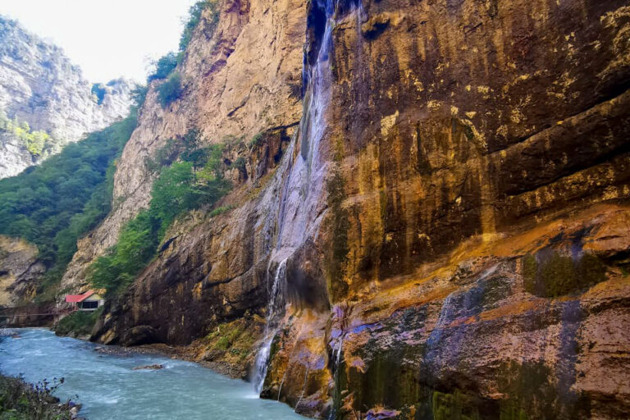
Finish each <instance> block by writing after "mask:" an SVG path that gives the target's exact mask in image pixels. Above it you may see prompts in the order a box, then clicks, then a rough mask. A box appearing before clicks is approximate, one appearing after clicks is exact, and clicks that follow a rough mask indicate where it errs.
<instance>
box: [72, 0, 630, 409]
mask: <svg viewBox="0 0 630 420" xmlns="http://www.w3.org/2000/svg"><path fill="white" fill-rule="evenodd" d="M305 3H306V2H301V1H288V0H287V1H280V2H277V1H276V2H274V1H266V0H251V1H237V0H226V1H223V2H221V3H220V5H221V7H220V16H219V20H218V21H219V24H218V27H217V29H216V30H215V31H213V32H212V33H211V34H210V33H205V32H204V28H205V25H204V24H203V22H202V24H201V25H200V26H199V27H198V29H197V30H196V32H195V36H194V38H193V41H192V43H191V45H190V48H189V49H188V51H187V54H186V57H185V59H184V61H183V63H182V64H181V65H180V69H179V70H180V72H181V74H182V75H183V76H184V80H185V93H186V94H185V96H184V98H182V99H181V100H179V101H177V102H175V103H174V104H173V105H171V106H170V107H168V108H167V109H162V108H161V107H160V106H159V104H157V101H156V94H155V92H154V91H153V90H152V91H151V92H150V93H149V96H148V100H147V103H146V104H145V106H144V108H143V109H142V112H141V116H140V126H139V128H138V129H137V131H136V132H135V133H134V135H133V137H132V139H131V141H130V142H129V143H128V145H127V147H126V149H125V152H124V154H123V157H122V159H121V161H120V163H119V166H118V170H117V173H116V186H115V196H116V200H117V201H116V202H115V204H116V207H115V209H114V211H113V212H112V214H110V216H109V218H108V219H107V220H106V221H105V222H104V223H103V224H102V225H101V226H100V227H99V228H98V229H97V230H96V231H95V232H93V234H92V235H91V236H89V237H87V238H85V239H84V240H83V241H82V242H81V243H80V246H79V252H78V253H77V254H76V255H75V258H74V261H73V264H72V266H71V267H70V269H69V270H68V272H67V273H66V276H65V278H64V282H65V284H66V285H68V286H71V287H76V288H79V287H81V286H83V285H84V284H85V270H86V267H87V266H88V264H89V262H90V261H92V260H93V259H94V257H95V256H98V255H100V254H102V253H103V252H104V250H105V249H106V248H107V247H109V246H111V245H113V244H114V243H115V241H116V237H117V234H118V232H119V230H120V227H121V225H122V224H123V223H124V222H125V221H126V220H129V219H130V218H131V217H132V216H133V215H135V214H137V212H138V211H139V209H141V208H143V207H146V206H147V205H148V202H149V200H150V197H149V195H150V187H151V181H152V175H151V173H150V172H149V171H148V170H147V168H146V167H145V165H144V164H143V162H144V158H145V157H146V156H151V155H152V154H155V153H156V151H157V149H158V148H159V147H161V145H163V144H164V142H165V141H166V139H168V138H172V137H177V136H178V135H182V134H183V133H185V132H186V131H187V130H188V129H190V128H193V127H198V128H200V129H202V130H203V132H204V134H205V136H206V138H207V139H208V141H220V140H222V139H223V138H224V137H225V136H233V137H235V138H237V139H238V138H239V137H242V136H244V137H245V138H249V137H251V136H252V135H253V134H255V133H257V132H259V131H262V132H264V135H263V136H262V139H263V140H262V141H261V142H256V143H255V144H252V145H251V146H246V145H243V144H242V143H240V142H239V141H234V142H233V144H231V147H230V148H228V152H226V153H227V155H226V156H225V159H227V160H230V161H231V160H233V159H235V158H236V157H237V156H241V157H245V158H246V165H245V171H244V172H245V173H244V174H243V173H241V172H237V171H236V170H234V171H233V173H232V175H233V176H232V178H233V179H234V181H235V183H236V184H237V188H235V190H234V191H233V192H232V193H231V194H230V195H229V196H228V197H226V198H225V199H224V202H223V203H222V205H225V206H228V205H231V206H233V208H232V210H230V211H228V212H227V213H223V214H221V215H218V216H216V215H215V216H214V217H213V216H212V215H210V214H208V215H206V214H200V213H194V214H191V215H189V216H188V217H187V218H186V219H184V220H180V221H179V222H178V223H177V224H176V225H175V226H173V227H172V228H171V229H170V231H169V235H168V236H167V239H166V240H165V241H164V243H163V246H162V247H161V250H160V254H159V256H158V257H157V258H156V259H155V260H154V261H153V262H152V263H151V264H150V265H149V266H148V267H147V268H146V270H144V272H143V273H142V274H141V275H140V276H139V278H138V279H137V280H136V281H135V283H134V284H133V285H132V286H131V288H130V290H129V291H128V292H127V294H126V296H124V297H123V298H122V299H120V300H119V301H115V302H114V301H112V302H109V303H108V307H107V311H106V314H105V315H104V318H103V319H102V320H101V323H100V325H99V327H98V331H97V333H96V334H95V337H94V338H95V339H98V340H100V341H103V342H108V343H116V342H118V343H122V344H126V345H133V344H140V343H147V342H161V343H168V344H182V345H188V344H190V347H189V349H190V351H191V352H194V355H195V357H197V358H199V359H205V360H209V361H212V362H214V363H222V364H224V365H225V364H228V365H230V366H237V367H240V368H237V369H236V370H237V371H238V372H236V373H238V374H244V370H245V369H244V368H243V366H244V365H245V364H246V363H248V362H249V363H251V364H253V363H254V359H255V355H256V353H257V352H258V349H259V348H261V349H263V350H265V351H264V352H261V353H260V354H263V355H265V356H267V357H264V358H262V362H264V363H262V364H263V365H267V364H268V365H269V369H263V370H260V371H259V372H261V379H262V381H261V382H262V384H261V385H262V395H263V396H266V397H270V398H277V399H279V400H281V401H285V402H287V403H289V404H291V405H293V406H294V407H296V410H297V411H298V412H301V413H304V414H307V415H311V416H321V417H329V416H331V417H335V418H356V419H358V418H391V417H397V418H419V419H425V418H436V419H443V418H466V417H468V418H492V419H494V418H497V419H512V418H547V419H551V418H562V419H569V418H623V417H627V416H628V413H630V387H629V385H628V383H627V380H626V378H627V377H629V376H630V360H629V359H628V354H629V349H630V335H629V334H628V332H627V331H626V329H625V328H624V325H626V324H627V323H628V321H629V319H628V317H629V316H630V277H629V276H628V269H629V266H628V264H629V260H628V254H629V253H628V250H629V249H630V230H629V229H628V223H629V221H630V202H629V200H628V199H629V198H630V150H629V149H628V138H629V137H628V136H629V135H630V124H629V121H630V118H629V117H630V92H628V88H629V86H628V80H630V54H629V51H630V50H629V47H630V44H629V43H628V40H629V37H628V33H629V31H630V9H629V8H628V6H627V4H626V3H627V2H625V1H622V0H606V1H601V0H599V1H595V0H564V1H556V0H537V1H524V0H487V1H481V0H457V1H455V0H432V1H421V2H417V1H407V0H391V1H387V2H383V1H371V0H364V1H362V2H361V1H358V0H344V1H332V0H314V1H311V2H308V3H307V4H305ZM300 83H303V84H302V85H301V86H300ZM265 323H266V324H267V327H265V326H264V325H265ZM222 331H223V332H222ZM226 331H228V332H229V333H226ZM191 343H192V344H191ZM219 343H221V344H220V345H219ZM226 343H227V344H226ZM232 350H233V351H232ZM260 361H261V358H260V357H259V362H260ZM259 364H260V363H259Z"/></svg>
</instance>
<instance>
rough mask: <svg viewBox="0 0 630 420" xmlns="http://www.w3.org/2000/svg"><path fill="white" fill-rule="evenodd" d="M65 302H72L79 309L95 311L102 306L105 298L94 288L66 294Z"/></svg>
mask: <svg viewBox="0 0 630 420" xmlns="http://www.w3.org/2000/svg"><path fill="white" fill-rule="evenodd" d="M66 302H68V303H74V304H75V306H76V308H77V309H78V310H80V311H95V310H97V309H98V308H99V307H101V306H103V304H104V303H105V300H104V299H103V298H102V297H101V296H100V295H98V294H97V293H96V292H95V291H94V290H88V291H87V292H85V293H83V294H82V295H66Z"/></svg>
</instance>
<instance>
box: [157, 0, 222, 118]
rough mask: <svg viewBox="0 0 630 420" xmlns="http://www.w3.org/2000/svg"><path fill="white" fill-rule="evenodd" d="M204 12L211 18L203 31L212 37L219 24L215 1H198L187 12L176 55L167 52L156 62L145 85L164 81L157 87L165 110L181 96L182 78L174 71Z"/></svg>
mask: <svg viewBox="0 0 630 420" xmlns="http://www.w3.org/2000/svg"><path fill="white" fill-rule="evenodd" d="M205 10H210V11H211V18H210V19H208V20H207V21H206V22H205V26H204V31H205V32H206V35H207V36H212V33H214V29H215V28H216V26H217V23H218V22H219V13H218V2H217V0H205V1H198V2H196V3H195V4H193V5H192V6H191V7H190V9H189V10H188V16H187V18H186V20H185V23H184V31H183V32H182V35H181V38H180V41H179V51H178V52H177V53H174V52H169V53H168V54H166V55H164V56H163V57H161V58H160V59H159V60H157V61H156V62H155V68H154V70H153V72H152V73H151V74H150V75H149V76H148V78H147V83H150V82H152V81H154V80H164V82H162V84H160V85H159V86H158V87H157V91H158V98H159V101H160V104H161V105H162V108H166V107H167V106H168V105H170V104H171V103H173V102H174V101H176V100H177V99H179V98H180V97H181V95H182V92H183V88H182V78H181V75H180V74H179V73H177V72H176V71H175V70H176V68H177V65H178V64H179V63H181V61H182V60H183V58H184V54H185V51H186V48H187V47H188V44H190V41H191V39H192V36H193V32H194V31H195V28H197V26H199V24H200V22H201V15H202V13H203V12H204V11H205Z"/></svg>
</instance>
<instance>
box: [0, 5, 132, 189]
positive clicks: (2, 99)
mask: <svg viewBox="0 0 630 420" xmlns="http://www.w3.org/2000/svg"><path fill="white" fill-rule="evenodd" d="M133 88H134V84H133V83H131V82H128V81H126V80H123V79H120V80H112V81H110V82H109V83H107V84H106V85H99V86H98V91H100V93H99V94H98V95H97V94H96V93H95V90H93V85H92V84H90V83H89V82H88V81H87V80H85V78H84V77H83V75H82V73H81V70H80V69H79V68H78V67H77V66H75V65H73V64H72V63H71V62H70V60H69V59H68V58H67V57H66V56H65V54H64V52H63V50H62V49H61V48H59V47H57V46H56V45H53V44H51V43H49V42H46V41H44V40H42V39H41V38H39V37H37V36H36V35H33V34H31V33H29V32H28V31H27V30H25V29H24V28H23V27H22V26H21V25H20V24H18V23H17V22H15V21H12V20H10V19H7V18H4V17H2V16H0V116H2V117H3V119H8V120H11V121H15V122H16V123H17V124H16V125H17V126H23V124H24V123H27V124H28V126H29V128H30V130H33V131H41V132H43V133H46V134H47V135H48V136H49V138H48V139H47V141H46V142H45V144H42V145H41V146H42V147H43V150H37V151H34V148H33V147H29V145H28V144H27V143H26V142H25V140H24V138H22V137H21V136H19V135H16V133H15V130H7V129H6V128H5V127H4V126H3V125H0V178H6V177H10V176H14V175H17V174H19V173H20V172H22V171H23V170H24V169H26V168H27V167H29V166H32V165H34V164H36V163H39V162H41V161H42V160H43V159H45V158H46V157H47V156H49V155H51V154H54V153H57V152H58V151H59V150H61V148H62V147H63V146H64V145H65V144H67V143H69V142H75V141H78V140H80V139H81V138H83V137H84V136H85V135H86V134H87V133H90V132H93V131H97V130H101V129H103V128H105V127H107V126H108V125H110V124H111V123H113V122H114V121H116V120H118V119H122V118H124V117H126V116H127V115H128V114H129V108H130V106H131V105H132V103H133V99H132V94H131V91H132V90H133ZM99 95H100V96H99ZM2 122H3V121H0V123H2ZM26 131H29V130H26ZM37 149H40V148H39V147H37Z"/></svg>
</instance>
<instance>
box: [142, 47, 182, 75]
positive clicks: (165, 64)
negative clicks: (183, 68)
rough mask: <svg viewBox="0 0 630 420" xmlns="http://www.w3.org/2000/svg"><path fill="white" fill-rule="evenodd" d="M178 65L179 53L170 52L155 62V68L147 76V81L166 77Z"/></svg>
mask: <svg viewBox="0 0 630 420" xmlns="http://www.w3.org/2000/svg"><path fill="white" fill-rule="evenodd" d="M175 67H177V54H175V53H174V52H169V53H168V54H166V55H165V56H163V57H161V58H160V59H159V60H158V61H157V62H156V63H155V70H154V71H153V73H151V74H150V75H149V77H147V82H152V81H153V80H161V79H166V78H167V77H168V76H169V75H170V74H171V73H172V72H173V70H175Z"/></svg>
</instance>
